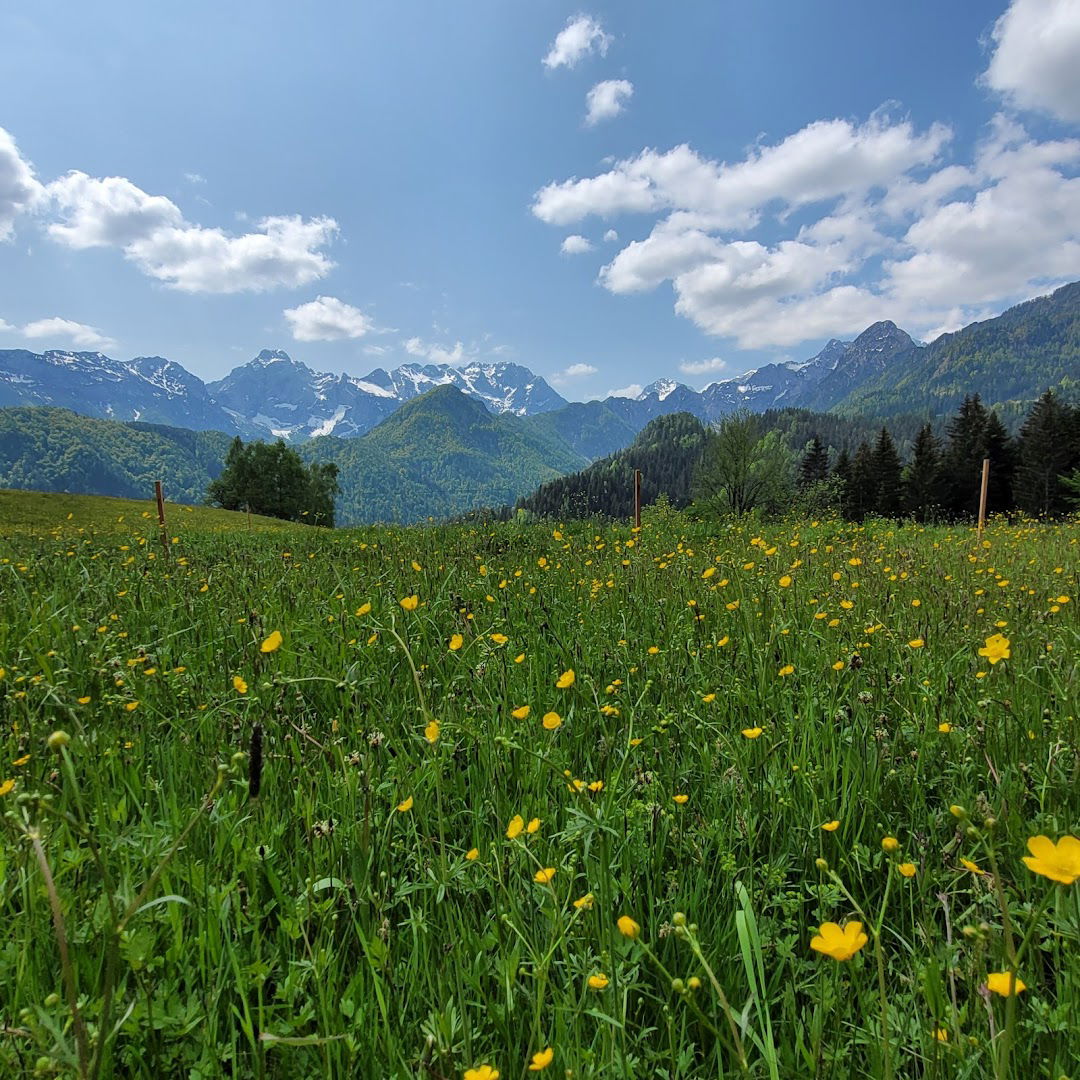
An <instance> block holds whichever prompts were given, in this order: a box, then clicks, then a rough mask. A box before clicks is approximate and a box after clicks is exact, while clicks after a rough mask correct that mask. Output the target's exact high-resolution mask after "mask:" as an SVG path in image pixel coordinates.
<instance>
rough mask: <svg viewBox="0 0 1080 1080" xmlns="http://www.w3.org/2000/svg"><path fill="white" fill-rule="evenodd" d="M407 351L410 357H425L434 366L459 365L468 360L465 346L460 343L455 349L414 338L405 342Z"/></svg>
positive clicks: (456, 344)
mask: <svg viewBox="0 0 1080 1080" xmlns="http://www.w3.org/2000/svg"><path fill="white" fill-rule="evenodd" d="M405 351H406V352H407V353H408V354H409V355H410V356H420V357H423V358H424V359H425V360H429V361H430V362H431V363H433V364H451V365H457V364H460V363H461V362H462V360H466V359H468V356H467V354H466V351H465V346H464V345H463V344H462V343H461V342H460V341H458V342H455V343H454V346H453V348H447V347H446V346H445V345H434V344H431V343H430V342H425V341H421V340H420V338H418V337H413V338H409V340H408V341H406V342H405Z"/></svg>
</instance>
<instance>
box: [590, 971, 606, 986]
mask: <svg viewBox="0 0 1080 1080" xmlns="http://www.w3.org/2000/svg"><path fill="white" fill-rule="evenodd" d="M609 982H611V980H610V979H609V978H608V977H607V976H606V975H605V974H604V973H603V972H602V971H598V972H597V973H596V974H595V975H590V976H589V989H590V990H603V989H605V988H606V987H607V985H608V983H609Z"/></svg>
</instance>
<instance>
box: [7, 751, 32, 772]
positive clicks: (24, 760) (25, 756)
mask: <svg viewBox="0 0 1080 1080" xmlns="http://www.w3.org/2000/svg"><path fill="white" fill-rule="evenodd" d="M29 760H30V755H29V754H23V756H22V757H21V758H16V759H15V760H14V761H13V762H12V763H11V764H12V765H14V766H15V768H16V769H21V768H22V767H23V766H24V765H25V764H26V763H27V762H28V761H29Z"/></svg>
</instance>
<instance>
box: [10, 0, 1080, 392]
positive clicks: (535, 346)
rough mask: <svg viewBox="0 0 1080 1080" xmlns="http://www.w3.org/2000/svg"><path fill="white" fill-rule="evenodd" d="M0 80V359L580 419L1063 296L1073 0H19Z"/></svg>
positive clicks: (1075, 251) (1073, 172)
mask: <svg viewBox="0 0 1080 1080" xmlns="http://www.w3.org/2000/svg"><path fill="white" fill-rule="evenodd" d="M0 65H2V69H3V71H4V90H3V92H2V96H0V348H29V349H32V350H34V351H42V350H44V349H49V348H62V349H85V350H95V349H100V350H102V351H104V352H107V353H109V355H111V356H115V357H118V358H122V359H126V358H128V357H132V356H140V355H160V356H166V357H168V358H169V359H172V360H176V361H178V362H179V363H181V364H183V365H184V366H185V367H186V368H188V369H189V370H190V371H192V372H194V373H195V374H197V375H199V376H200V377H201V378H203V379H205V380H207V381H210V380H212V379H216V378H220V377H222V376H223V375H225V374H226V373H227V372H228V371H229V370H230V369H232V368H233V367H236V366H237V365H239V364H242V363H244V362H246V361H247V360H249V359H250V358H251V357H253V356H254V355H255V354H256V353H257V352H258V351H259V350H260V349H263V348H281V349H285V350H287V351H288V352H289V353H290V355H292V356H293V357H295V358H297V359H300V360H303V361H304V362H305V363H307V364H308V365H309V366H311V367H312V368H314V369H316V370H318V371H334V372H338V371H347V372H349V373H351V374H354V375H363V374H366V373H367V372H368V371H370V370H372V369H373V368H375V367H384V368H392V367H396V366H398V365H399V364H401V363H406V362H436V363H452V364H456V365H463V364H466V363H468V362H471V361H474V360H477V361H482V362H495V361H512V362H515V363H519V364H522V365H524V366H526V367H528V368H530V369H532V370H533V371H535V372H537V373H538V374H541V375H543V376H544V377H545V378H546V379H548V381H549V382H551V384H552V385H553V386H555V387H556V389H558V390H559V392H560V393H562V394H563V395H564V396H565V397H567V398H570V399H575V400H587V399H589V398H592V397H603V396H605V395H607V394H608V393H611V392H624V393H633V392H635V391H636V389H637V388H640V387H641V386H644V385H647V384H648V383H650V382H651V381H653V380H654V379H658V378H675V379H677V380H679V381H682V382H685V383H687V384H688V385H691V386H693V387H695V388H701V387H703V386H705V385H707V384H708V383H709V382H712V381H714V380H716V379H722V378H729V377H733V376H736V375H738V374H740V373H741V372H743V371H745V370H747V369H749V368H753V367H757V366H760V365H761V364H763V363H767V362H770V361H777V360H780V361H783V360H793V361H802V360H805V359H808V358H809V357H811V356H813V355H814V354H815V353H816V352H817V351H818V350H819V349H820V348H821V346H822V345H823V344H824V342H825V341H827V340H828V339H829V338H831V337H840V338H851V337H854V336H855V335H856V334H858V333H859V332H860V331H861V330H863V329H865V328H866V327H867V326H868V325H870V324H871V323H873V322H875V321H877V320H879V319H892V320H893V321H894V322H896V323H897V324H898V325H900V326H903V327H904V328H905V329H907V330H908V331H909V332H910V333H911V334H912V335H913V336H915V337H918V338H920V339H923V340H930V339H932V338H933V337H935V336H936V335H938V334H940V333H942V332H947V331H950V330H955V329H957V328H959V327H960V326H962V325H964V324H966V323H968V322H971V321H973V320H975V319H978V318H985V317H989V316H992V315H995V314H998V313H999V312H1000V311H1002V310H1004V309H1005V308H1006V307H1008V306H1010V305H1012V304H1014V303H1017V302H1019V301H1021V300H1025V299H1028V298H1030V297H1032V296H1036V295H1040V294H1042V293H1045V292H1047V291H1049V290H1050V289H1051V288H1053V287H1054V286H1056V285H1058V284H1062V283H1064V282H1066V281H1070V280H1075V279H1077V278H1080V0H1012V2H1011V3H1008V2H1007V0H997V2H983V0H964V2H963V3H945V4H943V3H941V0H905V2H904V3H902V4H901V3H893V4H876V3H873V4H870V3H865V2H862V0H815V2H814V3H812V4H810V3H807V2H806V0H762V2H758V3H746V2H745V0H673V2H671V3H665V4H657V3H654V2H651V0H610V2H605V3H597V2H590V3H586V4H585V5H584V6H578V5H576V4H572V3H569V4H568V3H565V2H562V0H469V2H468V3H457V4H447V3H444V2H441V0H425V2H419V0H394V2H393V3H377V4H375V3H370V2H366V0H365V2H360V0H351V2H348V3H338V2H328V3H323V4H319V5H310V4H305V5H302V4H295V3H291V2H289V3H286V2H278V0H259V2H258V3H254V2H249V0H232V2H230V3H228V4H221V3H220V2H219V0H213V2H208V0H186V2H185V3H184V4H182V5H161V4H146V3H143V2H141V0H130V2H120V0H100V2H98V3H95V4H85V3H82V2H76V0H56V2H53V3H49V4H33V5H14V4H9V5H4V6H3V8H0Z"/></svg>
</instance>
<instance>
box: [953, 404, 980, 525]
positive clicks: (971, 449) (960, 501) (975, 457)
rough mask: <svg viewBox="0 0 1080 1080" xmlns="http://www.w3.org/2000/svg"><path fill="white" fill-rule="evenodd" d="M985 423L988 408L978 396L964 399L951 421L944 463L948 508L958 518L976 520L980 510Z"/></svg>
mask: <svg viewBox="0 0 1080 1080" xmlns="http://www.w3.org/2000/svg"><path fill="white" fill-rule="evenodd" d="M986 421H987V413H986V408H985V407H984V406H983V403H982V401H980V400H979V395H978V394H974V395H969V396H968V397H965V398H964V400H963V403H962V404H961V405H960V409H959V411H958V412H957V414H956V416H954V417H953V418H952V420H950V421H949V426H948V428H947V431H948V436H949V443H948V446H947V447H946V449H945V460H944V473H945V480H946V489H945V505H946V509H947V510H948V511H949V512H950V513H952V514H955V515H958V516H970V517H973V516H974V515H975V514H976V513H977V512H978V509H979V481H980V477H981V476H982V459H983V454H984V451H985V440H984V435H985V431H986Z"/></svg>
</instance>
